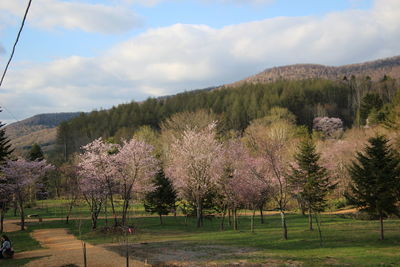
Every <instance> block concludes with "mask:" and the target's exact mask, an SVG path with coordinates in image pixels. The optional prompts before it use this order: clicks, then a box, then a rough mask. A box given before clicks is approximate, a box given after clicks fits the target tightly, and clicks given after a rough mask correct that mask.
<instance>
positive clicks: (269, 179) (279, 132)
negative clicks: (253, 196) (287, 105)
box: [245, 121, 296, 239]
mask: <svg viewBox="0 0 400 267" xmlns="http://www.w3.org/2000/svg"><path fill="white" fill-rule="evenodd" d="M295 133H296V128H295V126H294V125H292V124H290V123H288V122H286V121H277V122H274V123H272V124H271V125H268V126H262V125H251V126H249V127H248V128H247V129H246V135H245V140H246V142H247V144H248V146H249V147H250V148H251V150H252V151H253V153H254V154H255V155H256V156H257V157H258V158H259V160H260V161H261V162H262V164H263V168H264V174H263V175H261V176H260V177H259V179H260V181H262V182H263V183H265V185H266V186H268V187H269V188H270V190H271V196H272V199H273V200H274V202H275V204H276V205H277V207H278V209H279V210H280V214H281V221H282V235H283V238H284V239H287V226H286V216H285V210H286V205H287V203H288V200H289V193H290V191H289V186H288V182H287V179H286V172H287V166H289V162H290V158H291V151H292V150H293V148H294V147H295V140H296V139H295Z"/></svg>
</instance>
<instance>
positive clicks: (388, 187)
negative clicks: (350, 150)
mask: <svg viewBox="0 0 400 267" xmlns="http://www.w3.org/2000/svg"><path fill="white" fill-rule="evenodd" d="M368 142H369V145H367V146H366V148H365V150H364V153H360V152H358V153H357V156H356V161H353V162H352V164H351V166H350V167H349V174H350V177H351V180H352V184H351V185H350V189H351V192H350V193H348V194H346V198H347V199H348V200H349V202H350V203H351V204H354V205H356V206H357V207H359V208H360V209H361V210H364V211H366V212H368V213H369V214H370V215H375V216H379V220H380V238H381V240H383V239H384V229H383V219H384V217H386V216H388V215H390V214H396V213H397V212H398V209H397V207H396V201H397V196H396V194H397V192H396V191H397V190H398V188H399V182H400V179H399V177H400V160H399V158H397V157H396V155H395V153H394V150H393V149H392V148H391V147H390V145H389V144H388V142H389V140H388V139H386V137H384V136H376V137H373V138H370V139H369V140H368Z"/></svg>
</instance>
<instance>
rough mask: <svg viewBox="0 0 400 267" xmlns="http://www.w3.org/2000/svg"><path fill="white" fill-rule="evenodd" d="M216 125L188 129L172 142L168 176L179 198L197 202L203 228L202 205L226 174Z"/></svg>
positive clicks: (168, 156)
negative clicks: (223, 174) (224, 173)
mask: <svg viewBox="0 0 400 267" xmlns="http://www.w3.org/2000/svg"><path fill="white" fill-rule="evenodd" d="M215 127H216V124H215V123H212V124H210V125H208V127H205V128H203V129H196V128H195V129H189V130H186V131H184V132H183V135H182V137H181V138H177V139H176V140H175V142H173V143H172V145H171V148H170V150H169V152H168V154H167V168H166V175H167V176H168V177H169V178H170V179H171V181H172V184H173V185H174V188H175V189H176V190H177V193H178V195H179V196H180V197H181V198H183V199H186V200H187V201H188V202H191V201H192V200H193V201H194V202H195V203H196V215H197V227H201V226H202V225H203V220H202V219H203V204H204V200H205V198H206V196H207V195H208V194H209V193H210V192H211V191H212V190H213V188H215V186H216V183H217V181H218V179H219V178H220V177H221V175H222V172H223V167H222V164H223V153H222V151H223V150H222V145H221V144H220V143H219V142H218V141H217V140H216V138H215V137H216V135H215Z"/></svg>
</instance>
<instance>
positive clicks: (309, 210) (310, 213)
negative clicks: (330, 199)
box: [308, 207, 314, 231]
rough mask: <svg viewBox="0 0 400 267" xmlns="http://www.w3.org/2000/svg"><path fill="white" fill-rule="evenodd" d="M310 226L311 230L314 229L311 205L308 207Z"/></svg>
mask: <svg viewBox="0 0 400 267" xmlns="http://www.w3.org/2000/svg"><path fill="white" fill-rule="evenodd" d="M308 226H309V229H310V231H313V230H314V228H313V223H312V212H311V207H309V208H308Z"/></svg>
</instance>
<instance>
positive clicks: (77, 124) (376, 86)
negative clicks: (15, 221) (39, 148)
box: [52, 76, 398, 161]
mask: <svg viewBox="0 0 400 267" xmlns="http://www.w3.org/2000/svg"><path fill="white" fill-rule="evenodd" d="M397 86H398V84H397V81H396V80H395V79H392V78H390V77H387V76H384V77H383V78H382V79H381V81H379V82H373V81H371V79H370V78H369V77H368V76H367V77H362V78H356V77H354V76H352V77H344V78H343V79H342V80H340V81H330V80H315V79H313V80H300V81H285V80H282V81H278V82H274V83H269V84H244V85H242V86H240V87H237V88H220V89H214V90H211V91H210V90H203V91H202V90H198V91H192V92H185V93H180V94H177V95H174V96H170V97H166V98H159V99H155V98H149V99H147V100H146V101H144V102H141V103H138V102H131V103H129V104H121V105H119V106H117V107H113V108H111V109H109V110H100V111H92V112H91V113H87V114H85V113H82V114H81V115H80V116H78V117H76V118H74V119H72V120H70V121H67V122H63V123H62V124H61V125H60V126H59V128H58V134H57V144H58V146H57V151H54V152H53V153H54V154H56V155H57V157H52V158H59V159H60V160H62V161H66V160H67V159H68V158H69V157H70V155H72V154H73V153H75V152H78V151H79V150H80V148H81V146H82V145H85V144H87V143H89V142H91V141H93V140H94V139H96V138H99V137H103V138H114V139H115V140H116V141H119V140H121V139H122V138H126V139H129V138H130V137H131V136H132V134H133V133H134V132H135V131H136V130H137V129H138V128H139V127H140V126H143V125H148V126H150V127H151V128H153V129H156V130H157V129H159V128H160V123H161V122H162V121H164V120H165V119H167V118H169V117H170V116H171V115H173V114H175V113H179V112H183V111H196V110H199V109H206V110H209V111H211V112H212V113H214V114H215V115H218V119H219V121H220V123H221V125H222V128H223V129H222V130H223V131H229V130H235V131H239V132H243V131H244V129H246V127H247V126H248V125H249V124H250V122H251V121H252V120H254V119H257V118H261V117H264V116H265V115H266V114H267V113H268V111H269V110H270V109H271V108H272V107H276V106H280V107H284V108H287V109H288V110H290V111H291V112H292V113H293V114H294V115H295V116H296V119H297V121H296V122H297V124H298V125H305V126H307V127H308V128H309V129H311V127H312V121H313V119H314V118H315V117H318V116H329V117H339V118H341V119H342V121H343V122H344V125H345V126H346V127H351V126H352V125H354V124H358V125H360V124H365V123H366V122H365V121H366V117H367V116H368V112H369V111H370V110H371V109H373V108H375V110H374V112H377V110H376V107H379V109H383V108H384V106H385V104H387V103H389V102H390V100H391V99H392V97H393V96H394V95H395V92H396V89H397ZM371 93H373V95H375V96H378V100H377V101H378V102H379V103H378V104H376V103H375V102H374V101H375V100H376V99H377V98H376V97H375V98H374V97H372V98H371V97H370V98H371V99H372V100H371V99H370V100H371V101H372V104H371V103H370V104H369V105H367V106H366V109H367V111H365V109H364V113H365V112H367V114H366V115H365V114H364V115H363V114H362V111H363V110H362V100H363V98H364V97H365V96H366V95H367V94H371ZM371 101H370V102H371ZM378 115H379V114H378ZM378 115H377V116H378ZM363 116H364V117H365V118H364V117H363ZM379 116H381V117H382V116H383V115H379ZM379 116H378V117H379ZM363 118H364V119H363ZM56 155H53V156H56Z"/></svg>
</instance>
